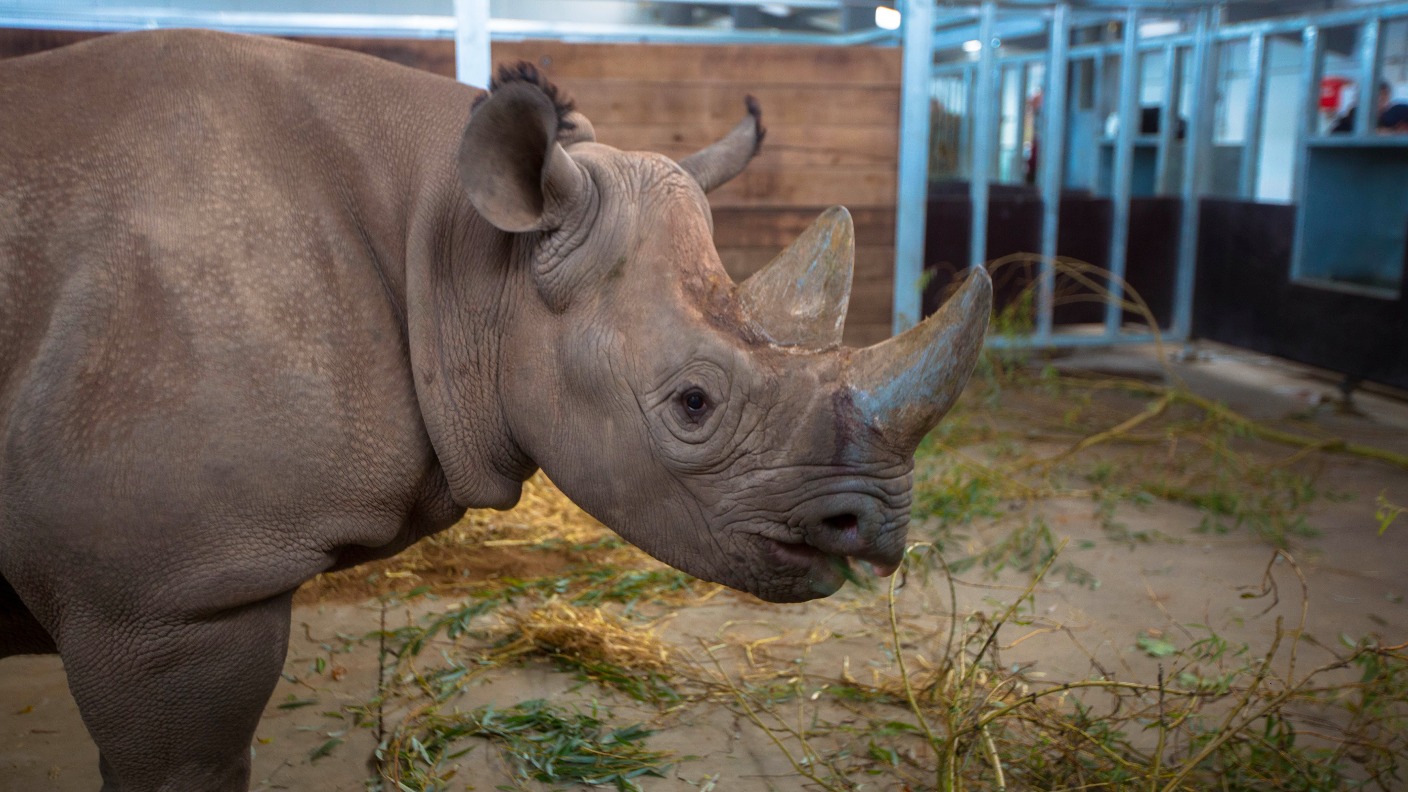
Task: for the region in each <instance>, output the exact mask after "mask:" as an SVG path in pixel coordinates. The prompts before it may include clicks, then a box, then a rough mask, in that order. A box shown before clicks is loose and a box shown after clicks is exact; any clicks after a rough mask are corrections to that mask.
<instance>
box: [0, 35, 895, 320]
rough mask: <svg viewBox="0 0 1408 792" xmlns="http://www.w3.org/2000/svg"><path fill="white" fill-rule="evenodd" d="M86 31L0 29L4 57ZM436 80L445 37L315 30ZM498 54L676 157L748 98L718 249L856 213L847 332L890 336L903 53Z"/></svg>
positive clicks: (632, 138) (634, 145)
mask: <svg viewBox="0 0 1408 792" xmlns="http://www.w3.org/2000/svg"><path fill="white" fill-rule="evenodd" d="M92 35H94V34H91V33H64V32H48V31H28V30H26V31H13V30H9V31H0V56H3V55H6V54H9V55H16V54H22V53H26V52H31V51H37V50H42V49H47V48H51V47H54V46H58V45H61V44H66V43H70V42H73V41H77V40H81V39H84V38H89V37H91V36H92ZM303 40H304V41H307V42H309V43H313V44H319V45H324V46H335V47H342V48H346V49H353V50H359V51H362V52H366V53H369V54H372V55H375V56H377V57H381V58H384V59H386V60H390V61H393V62H396V63H401V64H403V65H406V66H410V67H414V68H419V69H423V70H426V71H430V72H433V73H436V74H440V75H443V76H453V74H454V45H453V42H450V41H445V40H416V39H352V38H310V39H303ZM493 58H494V61H495V62H496V63H507V62H513V61H518V60H528V61H531V62H533V63H535V64H537V65H538V66H539V67H540V68H542V69H543V70H544V71H545V72H546V73H547V75H548V76H549V77H550V78H551V79H553V80H555V81H556V82H558V83H559V84H560V85H561V86H562V87H563V88H564V89H565V90H567V91H568V93H570V94H572V95H573V96H574V97H575V98H576V99H577V102H578V105H579V107H580V108H581V109H582V110H583V112H585V113H586V114H587V116H588V117H589V118H591V119H592V121H593V124H594V125H595V126H596V128H597V132H598V137H599V138H600V139H601V141H602V142H603V143H606V144H608V145H612V146H615V147H617V148H621V149H626V150H643V151H657V152H660V153H663V154H665V155H667V156H670V157H673V158H676V159H678V158H680V157H683V156H685V155H687V154H690V153H693V152H694V151H697V150H698V149H700V148H702V147H704V146H706V145H708V144H709V143H711V142H713V141H714V140H716V139H717V138H718V137H720V136H721V135H723V134H724V133H725V132H726V131H727V130H728V129H729V128H730V127H731V126H732V125H733V124H734V123H735V122H736V121H737V120H738V119H739V118H741V117H742V116H743V113H744V108H743V97H744V96H745V95H747V94H750V93H751V94H753V95H754V96H756V97H757V98H758V99H759V101H760V103H761V105H762V109H763V122H764V125H765V126H767V128H768V137H767V140H766V142H765V144H764V146H763V149H762V152H761V153H760V155H759V156H758V157H757V159H755V161H754V162H753V163H752V164H751V165H750V166H749V168H748V169H747V170H746V171H745V172H744V173H743V174H742V175H741V176H739V177H738V178H737V179H735V180H734V181H733V182H732V183H730V184H727V185H724V186H723V187H721V188H719V189H718V190H716V191H715V192H714V193H712V194H711V195H710V203H711V205H712V206H713V207H714V221H715V227H716V235H715V237H716V240H717V244H718V245H719V246H720V255H721V256H722V257H723V258H724V259H725V262H726V264H728V265H729V266H730V268H731V269H732V270H734V271H735V274H736V276H741V275H743V274H746V273H747V272H751V271H752V270H753V269H756V268H757V267H758V266H761V265H762V264H764V263H766V262H767V261H769V260H771V258H772V257H773V256H774V255H776V254H777V252H778V251H780V250H782V249H783V248H784V247H786V245H788V244H789V243H791V241H792V240H793V239H795V238H796V237H797V235H798V234H800V233H802V231H804V230H805V229H806V227H807V226H808V225H810V224H811V222H812V221H813V220H815V218H816V216H817V215H818V214H819V213H820V212H821V211H822V209H824V208H825V207H827V206H830V205H833V204H840V205H843V206H846V207H847V208H849V209H850V210H851V212H852V215H853V217H854V218H855V222H856V241H857V261H856V279H855V285H854V286H853V290H852V301H851V311H850V316H849V318H848V321H847V331H846V337H847V340H848V342H849V343H861V342H864V343H871V342H873V341H876V340H879V339H882V338H885V337H888V335H889V324H890V320H889V314H890V301H891V288H892V285H891V284H892V280H893V274H892V269H893V255H894V254H893V244H894V222H895V221H894V204H895V178H896V176H895V172H896V164H897V152H898V144H899V137H898V130H899V102H900V96H899V93H900V91H899V89H900V72H901V62H900V58H901V53H900V51H899V50H898V49H886V48H873V47H856V48H832V47H809V46H744V47H738V46H726V47H721V46H700V45H694V46H691V45H598V44H567V43H562V42H545V41H532V42H512V43H509V42H502V43H495V45H494V51H493Z"/></svg>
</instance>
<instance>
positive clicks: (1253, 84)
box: [1238, 32, 1266, 200]
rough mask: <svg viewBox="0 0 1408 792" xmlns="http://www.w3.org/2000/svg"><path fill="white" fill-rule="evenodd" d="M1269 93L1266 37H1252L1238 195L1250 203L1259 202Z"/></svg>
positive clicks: (1249, 44)
mask: <svg viewBox="0 0 1408 792" xmlns="http://www.w3.org/2000/svg"><path fill="white" fill-rule="evenodd" d="M1265 92H1266V36H1265V35H1263V34H1262V33H1260V32H1256V33H1253V34H1252V35H1251V38H1249V39H1247V115H1246V123H1245V125H1244V127H1245V129H1246V131H1247V139H1246V141H1245V142H1243V143H1242V173H1241V176H1240V177H1239V179H1238V182H1239V184H1238V193H1239V194H1240V195H1241V196H1242V197H1243V198H1246V199H1248V200H1252V199H1255V198H1256V180H1257V173H1258V171H1259V169H1260V167H1261V134H1262V128H1263V124H1262V118H1263V114H1262V112H1261V104H1262V96H1264V95H1265Z"/></svg>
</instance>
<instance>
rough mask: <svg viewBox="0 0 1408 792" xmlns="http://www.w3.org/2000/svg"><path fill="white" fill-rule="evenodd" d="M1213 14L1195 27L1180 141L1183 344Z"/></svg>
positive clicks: (1177, 332)
mask: <svg viewBox="0 0 1408 792" xmlns="http://www.w3.org/2000/svg"><path fill="white" fill-rule="evenodd" d="M1212 24H1213V23H1212V15H1211V12H1210V11H1209V10H1208V9H1206V8H1204V9H1200V10H1199V11H1198V14H1197V22H1196V23H1195V26H1194V31H1195V32H1194V36H1193V51H1192V52H1191V53H1190V54H1189V57H1191V58H1192V59H1193V63H1192V66H1191V67H1190V69H1189V73H1188V82H1189V88H1190V90H1192V91H1194V94H1193V102H1192V104H1191V106H1190V107H1189V109H1188V134H1187V136H1186V137H1185V138H1184V141H1183V184H1182V188H1181V190H1180V195H1181V197H1182V209H1181V211H1180V215H1179V231H1178V273H1177V275H1175V277H1174V284H1173V328H1172V330H1173V332H1172V335H1173V337H1174V339H1175V340H1180V341H1186V340H1187V339H1188V337H1189V335H1190V333H1191V329H1192V324H1193V285H1194V276H1195V275H1196V272H1197V264H1198V198H1199V196H1200V195H1202V192H1203V184H1204V183H1205V181H1206V167H1207V163H1206V159H1207V158H1206V157H1205V156H1203V152H1204V150H1205V149H1206V148H1208V147H1210V146H1211V143H1212V120H1213V114H1212V108H1211V107H1210V106H1209V105H1211V102H1210V101H1204V97H1208V98H1211V97H1212V96H1214V95H1215V93H1216V92H1215V91H1214V90H1213V87H1214V86H1215V84H1216V82H1217V75H1216V73H1215V72H1216V70H1215V69H1213V68H1212V65H1211V64H1212V62H1213V58H1212Z"/></svg>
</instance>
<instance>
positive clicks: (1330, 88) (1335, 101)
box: [1320, 77, 1354, 113]
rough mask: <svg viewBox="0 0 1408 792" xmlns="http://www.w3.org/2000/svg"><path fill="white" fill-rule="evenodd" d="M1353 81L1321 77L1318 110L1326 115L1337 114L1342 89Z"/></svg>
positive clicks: (1342, 92) (1342, 93)
mask: <svg viewBox="0 0 1408 792" xmlns="http://www.w3.org/2000/svg"><path fill="white" fill-rule="evenodd" d="M1353 84H1354V81H1353V80H1350V79H1348V78H1346V77H1323V78H1321V80H1320V109H1321V110H1323V111H1325V112H1327V113H1338V112H1339V109H1340V98H1341V97H1342V96H1344V89H1345V88H1346V87H1347V86H1350V85H1353Z"/></svg>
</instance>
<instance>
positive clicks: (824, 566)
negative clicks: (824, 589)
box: [767, 539, 904, 588]
mask: <svg viewBox="0 0 1408 792" xmlns="http://www.w3.org/2000/svg"><path fill="white" fill-rule="evenodd" d="M767 541H768V542H769V543H770V544H771V546H772V547H771V550H772V556H773V558H774V560H776V561H777V562H778V563H779V564H780V565H782V566H786V567H801V568H804V569H806V570H808V571H809V572H811V573H812V574H811V575H809V577H814V578H816V579H818V580H819V582H820V581H825V582H829V583H834V587H835V588H840V586H841V583H843V582H845V580H846V579H847V578H854V577H856V576H857V572H856V566H857V563H858V562H859V563H860V564H861V565H863V566H864V567H865V568H867V569H869V571H870V573H871V574H873V575H874V576H875V577H881V578H883V577H889V576H890V575H893V574H894V573H895V570H896V569H898V568H899V565H900V559H901V558H902V557H903V555H904V551H903V550H900V551H898V552H895V553H877V552H874V551H862V550H858V551H855V552H846V551H845V550H843V549H840V548H821V547H818V546H816V545H814V544H808V543H806V542H784V541H781V540H779V539H768V540H767Z"/></svg>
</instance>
